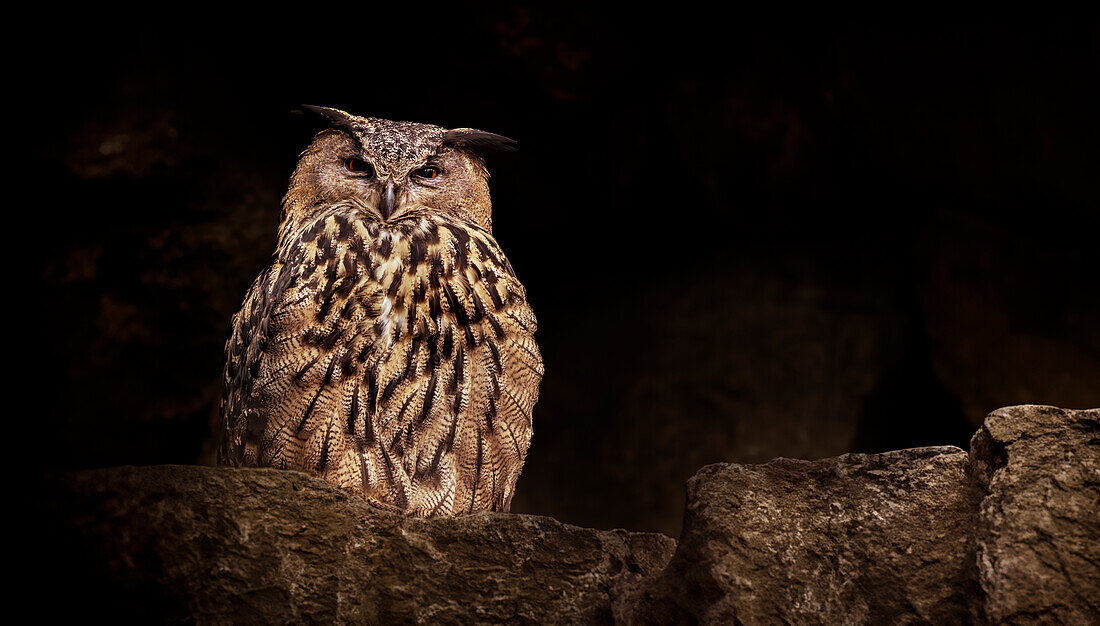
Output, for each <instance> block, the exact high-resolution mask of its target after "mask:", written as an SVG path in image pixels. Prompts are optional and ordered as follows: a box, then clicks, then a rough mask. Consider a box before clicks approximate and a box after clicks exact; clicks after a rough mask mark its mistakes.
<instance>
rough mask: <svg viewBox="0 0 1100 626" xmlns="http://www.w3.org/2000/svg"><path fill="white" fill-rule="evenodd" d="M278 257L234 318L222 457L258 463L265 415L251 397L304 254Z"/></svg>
mask: <svg viewBox="0 0 1100 626" xmlns="http://www.w3.org/2000/svg"><path fill="white" fill-rule="evenodd" d="M284 261H285V260H280V259H279V258H278V257H276V258H275V259H273V260H272V262H271V264H270V265H268V266H267V267H266V268H265V269H264V270H263V271H262V272H260V275H259V276H257V277H256V280H255V281H253V283H252V286H251V287H250V288H249V290H248V293H247V294H246V295H245V299H244V303H243V304H242V306H241V309H240V310H239V311H238V312H237V313H236V314H235V315H234V316H233V319H232V320H231V322H230V326H231V330H230V334H229V339H228V340H227V341H226V344H225V367H224V368H223V370H222V380H221V382H222V393H221V427H222V430H221V433H220V440H219V445H218V462H219V463H220V464H222V465H237V466H240V465H256V464H257V457H258V445H259V441H260V435H261V434H262V432H263V429H264V423H263V420H262V419H261V417H262V416H260V415H259V414H258V412H257V411H256V410H255V407H254V406H251V407H250V403H249V402H248V400H249V398H250V397H251V396H252V390H253V387H254V384H255V383H256V381H257V377H258V373H259V369H260V366H261V364H262V362H263V357H264V353H265V349H266V348H267V343H268V336H269V325H270V321H271V314H272V311H273V309H274V308H275V306H276V304H277V303H278V302H279V301H280V300H281V299H282V297H283V295H284V294H285V293H286V292H287V290H288V288H289V287H290V286H291V285H292V284H293V282H294V280H295V278H296V274H297V272H296V269H297V265H298V264H299V263H300V258H299V259H294V260H292V262H291V263H289V264H288V263H286V262H284Z"/></svg>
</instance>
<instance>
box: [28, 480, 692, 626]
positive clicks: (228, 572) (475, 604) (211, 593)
mask: <svg viewBox="0 0 1100 626" xmlns="http://www.w3.org/2000/svg"><path fill="white" fill-rule="evenodd" d="M40 497H42V498H43V499H44V501H43V509H44V510H45V512H46V519H45V520H44V524H45V526H44V527H45V528H46V529H47V532H48V534H49V536H50V545H51V546H52V547H53V549H54V552H55V557H56V560H55V561H54V562H52V563H44V564H41V567H42V569H43V571H44V572H46V573H48V576H49V579H50V588H64V589H69V590H73V591H74V592H76V593H77V596H76V597H78V598H81V597H82V598H83V599H84V601H83V602H75V603H72V604H70V603H61V604H55V605H54V606H60V607H66V606H67V608H68V610H72V611H74V612H78V613H79V614H80V615H82V616H83V617H84V618H85V619H86V618H87V617H88V615H89V614H98V613H106V614H110V615H112V616H115V617H117V616H119V615H125V616H128V617H129V616H132V617H138V618H141V619H143V620H157V621H160V620H168V621H175V620H187V621H199V622H210V621H213V622H264V623H284V622H326V623H331V622H337V621H339V622H367V623H393V622H407V621H420V622H424V621H427V622H432V623H437V622H445V623H457V622H461V623H471V622H478V623H483V622H493V623H499V622H509V623H514V622H520V623H532V622H538V623H565V622H582V623H606V622H609V621H610V619H611V614H610V600H609V593H610V589H611V587H612V586H613V585H615V584H627V583H629V582H630V581H631V580H634V579H636V578H638V577H640V576H643V575H646V574H651V573H654V572H656V571H659V570H660V569H661V568H663V567H664V566H665V565H666V564H667V562H668V559H669V558H670V557H671V555H672V551H673V549H674V547H675V542H674V541H673V540H672V539H669V538H668V537H665V536H662V535H653V534H644V533H630V532H626V531H599V530H592V529H586V528H578V527H574V526H569V525H566V524H562V523H560V522H558V521H556V520H554V519H551V518H547V517H537V516H530V515H509V514H477V515H470V516H464V517H457V518H439V519H433V520H416V519H408V518H404V517H402V516H400V515H395V514H391V513H386V512H380V511H378V510H375V509H373V508H371V507H369V506H368V505H367V504H366V503H365V502H363V501H361V500H359V499H358V498H355V497H353V496H349V495H347V494H345V493H344V492H342V491H340V490H338V489H336V488H335V487H332V486H331V485H329V484H327V483H325V482H322V481H320V480H318V479H314V478H312V477H309V476H307V475H305V474H301V473H297V472H289V471H277V470H256V469H248V470H237V469H228V468H206V467H188V466H157V467H123V468H115V469H105V470H91V471H83V472H76V473H71V474H65V475H61V476H55V477H52V478H50V479H48V480H47V481H46V484H45V486H44V488H43V490H42V496H40ZM81 593H83V596H81V595H80V594H81ZM85 602H87V603H90V605H86V604H85ZM74 605H75V606H74Z"/></svg>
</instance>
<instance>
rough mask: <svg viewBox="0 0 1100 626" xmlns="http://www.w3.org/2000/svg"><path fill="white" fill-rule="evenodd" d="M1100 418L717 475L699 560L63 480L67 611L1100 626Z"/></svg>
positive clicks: (324, 498)
mask: <svg viewBox="0 0 1100 626" xmlns="http://www.w3.org/2000/svg"><path fill="white" fill-rule="evenodd" d="M1098 444H1100V410H1097V409H1093V410H1087V411H1073V410H1066V409H1058V408H1054V407H1044V406H1018V407H1009V408H1006V409H1001V410H999V411H996V412H994V413H992V414H990V415H989V417H988V418H987V419H986V421H985V423H984V425H983V427H982V429H981V430H980V431H978V433H977V434H975V436H974V438H973V440H972V442H971V449H970V452H969V454H967V453H966V452H964V451H962V450H959V449H958V448H951V447H937V448H917V449H912V450H900V451H897V452H887V453H883V454H848V455H844V456H840V457H836V458H832V459H825V460H821V461H796V460H788V459H779V460H775V461H772V462H771V463H767V464H763V465H733V464H717V465H709V466H707V467H704V468H702V469H701V470H700V471H699V472H698V473H697V474H696V475H695V476H694V477H693V478H692V479H691V480H690V481H689V483H688V489H687V510H686V513H685V516H684V528H683V533H682V536H681V540H680V542H679V545H677V544H676V542H674V541H673V540H672V539H669V538H668V537H665V536H663V535H656V534H649V533H636V532H627V531H622V530H615V531H601V530H593V529H588V528H579V527H575V526H570V525H568V524H562V523H560V522H558V521H556V520H554V519H551V518H547V517H538V516H530V515H504V514H477V515H470V516H466V517H459V518H445V519H434V520H415V519H407V518H403V517H401V516H397V515H393V514H390V513H386V512H381V511H377V510H375V509H372V508H371V507H369V506H367V505H366V504H365V503H363V502H362V501H360V500H358V499H357V498H354V497H349V496H347V495H346V494H344V493H343V492H341V491H339V490H337V489H335V488H333V487H331V486H329V485H328V484H326V483H324V482H321V481H319V480H316V479H313V478H310V477H309V476H306V475H304V474H298V473H294V472H280V471H273V470H235V469H224V468H207V467H186V466H160V467H140V468H139V467H122V468H114V469H104V470H90V471H81V472H75V473H68V474H61V475H54V476H52V477H48V478H47V479H46V480H45V482H44V484H43V485H41V487H40V489H39V490H38V501H39V502H38V504H39V506H38V507H37V508H36V510H37V511H38V512H39V513H40V514H41V515H42V519H38V520H35V522H36V525H37V526H38V530H39V531H40V532H41V534H42V536H44V537H47V540H46V542H45V543H44V544H43V545H47V546H48V548H49V549H44V550H40V551H39V552H40V555H41V556H40V558H39V559H37V566H36V567H34V568H33V569H34V571H35V572H36V573H39V574H42V575H43V576H44V577H46V578H47V579H48V580H49V588H50V589H54V590H56V589H64V590H66V591H67V593H66V594H65V595H64V596H57V597H64V598H66V599H65V601H63V602H56V603H55V604H54V605H52V606H46V607H45V609H46V612H47V613H48V614H50V615H53V616H57V615H79V616H80V617H82V618H83V619H88V618H90V617H93V616H96V615H103V614H108V615H110V616H112V617H114V618H115V621H119V620H118V618H120V617H135V618H139V619H144V620H150V619H155V620H158V621H160V620H167V621H199V622H277V623H278V622H366V623H391V622H430V623H503V622H507V623H515V622H521V623H523V622H531V623H609V622H617V623H642V624H648V623H685V622H688V623H690V622H704V623H736V622H745V623H772V622H794V623H861V624H862V623H898V622H906V623H908V622H933V623H955V622H972V623H987V622H992V623H1033V622H1046V623H1067V624H1069V623H1074V624H1083V623H1096V622H1098V621H1100V445H1098Z"/></svg>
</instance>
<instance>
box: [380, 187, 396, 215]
mask: <svg viewBox="0 0 1100 626" xmlns="http://www.w3.org/2000/svg"><path fill="white" fill-rule="evenodd" d="M396 204H397V201H396V194H395V193H394V191H393V178H392V177H391V178H387V179H386V185H385V187H383V188H382V197H381V198H380V199H379V200H378V212H379V213H381V214H382V219H384V220H388V219H390V215H392V214H393V209H394V207H395V206H396Z"/></svg>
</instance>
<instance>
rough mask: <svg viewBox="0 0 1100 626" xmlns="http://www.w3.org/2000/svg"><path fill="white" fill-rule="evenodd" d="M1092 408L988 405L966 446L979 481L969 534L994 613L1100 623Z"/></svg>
mask: <svg viewBox="0 0 1100 626" xmlns="http://www.w3.org/2000/svg"><path fill="white" fill-rule="evenodd" d="M1098 444H1100V409H1092V410H1087V411H1073V410H1067V409H1059V408H1055V407H1049V406H1034V405H1027V406H1014V407H1008V408H1004V409H999V410H997V411H994V412H993V413H991V414H990V415H989V417H987V418H986V420H985V424H984V425H983V426H982V428H981V430H979V431H978V433H977V434H975V435H974V439H973V441H972V442H971V446H970V456H971V460H972V462H973V464H974V468H975V475H976V476H977V478H978V479H979V480H980V481H981V482H982V483H983V484H984V485H985V486H986V488H987V490H988V495H987V496H986V497H985V499H984V500H982V503H981V513H980V515H979V518H978V526H977V529H976V533H975V535H976V540H977V550H978V569H979V573H980V577H979V579H980V581H981V586H982V589H983V592H984V594H983V596H984V603H985V607H984V608H985V613H986V615H987V616H988V618H989V619H990V620H991V621H993V622H997V623H1006V624H1022V623H1036V622H1041V623H1058V624H1095V623H1100V445H1098Z"/></svg>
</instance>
